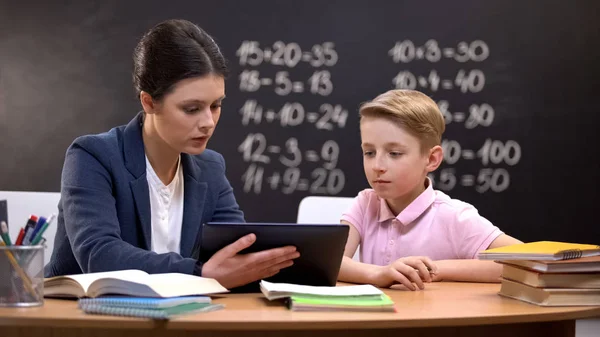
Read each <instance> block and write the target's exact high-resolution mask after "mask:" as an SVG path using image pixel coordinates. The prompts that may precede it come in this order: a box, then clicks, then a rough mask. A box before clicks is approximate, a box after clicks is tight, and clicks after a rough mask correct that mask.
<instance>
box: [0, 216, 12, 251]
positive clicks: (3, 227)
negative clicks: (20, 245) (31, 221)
mask: <svg viewBox="0 0 600 337" xmlns="http://www.w3.org/2000/svg"><path fill="white" fill-rule="evenodd" d="M0 235H1V236H2V240H3V241H4V243H6V245H7V246H12V242H11V241H10V236H9V235H8V225H7V224H6V221H2V222H0Z"/></svg>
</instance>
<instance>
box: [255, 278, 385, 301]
mask: <svg viewBox="0 0 600 337" xmlns="http://www.w3.org/2000/svg"><path fill="white" fill-rule="evenodd" d="M260 284H261V288H262V289H264V290H265V291H267V292H268V293H269V296H267V297H268V298H269V299H272V298H278V297H285V294H307V295H319V296H362V295H381V294H382V293H383V292H382V291H381V290H380V289H377V288H376V287H374V286H372V285H370V284H362V285H355V286H343V287H315V286H305V285H298V284H290V283H272V282H267V281H264V280H263V281H261V282H260ZM272 293H273V294H272ZM277 293H281V295H282V296H277ZM265 295H266V294H265Z"/></svg>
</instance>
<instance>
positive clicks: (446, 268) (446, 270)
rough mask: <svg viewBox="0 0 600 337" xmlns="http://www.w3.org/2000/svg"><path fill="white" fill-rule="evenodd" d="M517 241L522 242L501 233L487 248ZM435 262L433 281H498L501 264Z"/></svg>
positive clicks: (512, 243) (479, 261)
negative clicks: (436, 270)
mask: <svg viewBox="0 0 600 337" xmlns="http://www.w3.org/2000/svg"><path fill="white" fill-rule="evenodd" d="M519 243H522V242H521V241H519V240H517V239H515V238H513V237H511V236H509V235H506V234H502V235H500V236H498V237H497V238H496V239H495V240H494V241H492V243H491V244H490V245H489V247H488V249H490V248H497V247H502V246H508V245H514V244H519ZM435 263H436V264H437V267H438V273H437V274H436V275H434V277H433V280H434V281H463V282H500V276H501V275H502V265H501V264H499V263H496V262H494V261H482V260H475V259H472V260H439V261H435Z"/></svg>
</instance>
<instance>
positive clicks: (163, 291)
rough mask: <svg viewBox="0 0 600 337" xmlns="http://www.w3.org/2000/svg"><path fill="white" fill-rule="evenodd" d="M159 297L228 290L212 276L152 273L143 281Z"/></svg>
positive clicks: (214, 292)
mask: <svg viewBox="0 0 600 337" xmlns="http://www.w3.org/2000/svg"><path fill="white" fill-rule="evenodd" d="M144 283H145V284H147V285H148V286H149V287H150V288H152V289H153V290H154V291H155V292H156V293H158V294H159V295H160V296H161V297H174V296H191V295H208V294H216V293H224V292H228V290H227V289H226V288H225V287H223V286H222V285H221V284H220V283H219V282H218V281H217V280H215V279H212V278H206V277H200V276H195V275H187V274H180V273H164V274H152V275H150V276H149V277H147V278H146V281H145V282H144Z"/></svg>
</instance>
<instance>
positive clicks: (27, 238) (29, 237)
mask: <svg viewBox="0 0 600 337" xmlns="http://www.w3.org/2000/svg"><path fill="white" fill-rule="evenodd" d="M45 223H46V218H44V217H43V216H41V217H39V218H38V221H37V224H35V227H34V228H33V230H32V231H30V232H29V233H27V236H25V239H24V240H23V242H24V243H25V244H26V245H29V244H31V241H32V240H33V238H35V235H36V234H37V232H38V231H39V230H40V229H41V228H42V226H44V224H45Z"/></svg>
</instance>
